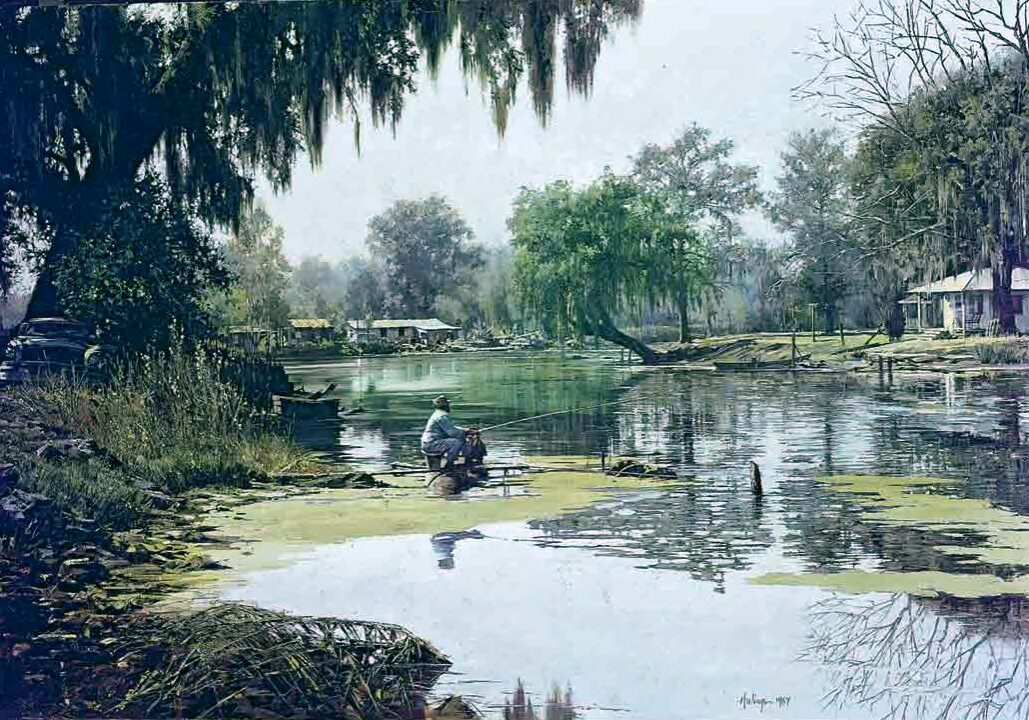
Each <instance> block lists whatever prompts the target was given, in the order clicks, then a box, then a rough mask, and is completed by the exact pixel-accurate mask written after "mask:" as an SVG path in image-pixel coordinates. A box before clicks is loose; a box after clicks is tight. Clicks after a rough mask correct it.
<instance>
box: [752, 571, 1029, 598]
mask: <svg viewBox="0 0 1029 720" xmlns="http://www.w3.org/2000/svg"><path fill="white" fill-rule="evenodd" d="M752 582H753V583H754V584H756V585H790V586H797V585H800V586H804V587H820V588H825V589H826V590H835V591H838V592H844V593H851V594H854V595H863V594H866V593H907V594H909V595H919V596H923V597H935V596H937V595H941V594H943V595H951V596H954V597H961V598H977V597H992V596H996V595H1029V575H1019V576H1018V577H1015V578H1012V579H1010V580H1004V579H1002V578H999V577H997V576H996V575H981V574H972V573H968V574H964V573H947V572H939V571H936V570H925V571H919V572H864V571H861V570H848V571H845V572H839V573H768V574H766V575H762V576H760V577H758V578H755V579H754V580H753V581H752Z"/></svg>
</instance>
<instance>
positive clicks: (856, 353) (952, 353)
mask: <svg viewBox="0 0 1029 720" xmlns="http://www.w3.org/2000/svg"><path fill="white" fill-rule="evenodd" d="M670 347H674V346H670ZM686 355H687V357H686V359H685V360H684V362H685V363H686V364H690V365H700V366H707V367H718V368H727V369H732V368H740V369H746V368H747V367H748V366H749V367H754V366H756V367H768V366H779V367H789V366H790V364H791V362H792V360H793V359H794V357H796V361H797V366H798V367H799V368H801V369H803V368H848V369H858V370H860V369H863V368H875V367H877V366H878V362H879V360H880V358H881V359H882V360H883V361H884V362H886V361H890V362H892V363H893V365H894V366H895V367H896V368H897V369H914V370H918V369H925V370H963V369H975V368H981V367H1000V366H1011V365H1023V364H1027V363H1029V339H1025V338H1021V337H1010V338H1007V337H982V336H969V337H961V338H938V337H932V336H929V335H924V334H908V335H904V336H903V337H901V338H900V339H899V340H894V341H891V340H889V338H887V337H886V336H885V335H881V334H876V333H873V332H872V331H855V332H846V333H844V335H843V336H842V337H841V336H840V335H839V334H833V335H815V336H814V337H812V336H811V335H810V334H806V335H799V334H798V335H797V336H796V355H794V351H793V339H792V338H791V336H790V335H789V334H788V333H747V334H741V335H725V336H718V337H710V338H703V339H700V340H697V341H695V342H694V343H692V344H691V345H690V346H689V348H688V349H687V353H686Z"/></svg>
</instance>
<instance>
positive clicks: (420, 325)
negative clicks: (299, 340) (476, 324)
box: [347, 318, 461, 345]
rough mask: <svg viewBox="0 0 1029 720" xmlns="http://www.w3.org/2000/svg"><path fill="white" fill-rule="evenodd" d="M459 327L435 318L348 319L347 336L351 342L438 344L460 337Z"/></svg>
mask: <svg viewBox="0 0 1029 720" xmlns="http://www.w3.org/2000/svg"><path fill="white" fill-rule="evenodd" d="M460 334H461V328H459V327H455V326H454V325H447V324H446V323H445V322H443V321H442V320H438V319H436V318H424V319H421V320H371V321H368V320H348V321H347V338H348V339H350V340H351V341H352V342H360V341H362V340H365V341H366V340H373V339H374V340H385V341H387V342H399V343H403V342H406V343H414V344H423V345H438V344H439V343H442V342H446V341H447V340H456V339H457V338H458V337H460Z"/></svg>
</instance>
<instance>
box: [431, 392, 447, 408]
mask: <svg viewBox="0 0 1029 720" xmlns="http://www.w3.org/2000/svg"><path fill="white" fill-rule="evenodd" d="M432 406H433V407H437V408H439V409H441V410H442V409H443V408H446V407H450V400H448V399H447V396H446V395H439V396H437V397H436V398H435V399H434V400H433V401H432Z"/></svg>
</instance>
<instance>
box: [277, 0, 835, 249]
mask: <svg viewBox="0 0 1029 720" xmlns="http://www.w3.org/2000/svg"><path fill="white" fill-rule="evenodd" d="M854 2H855V0H644V9H643V15H642V18H641V19H640V20H639V22H638V23H637V24H636V25H635V26H631V25H625V26H622V27H620V28H618V29H616V30H615V32H613V33H612V34H611V36H610V37H609V39H608V41H607V43H606V44H605V47H604V48H603V50H602V51H601V54H600V60H599V62H598V65H597V73H596V84H595V86H594V90H593V94H592V95H591V97H590V98H588V99H584V98H582V97H581V96H578V95H569V94H568V93H567V92H566V91H565V89H564V75H563V73H564V71H563V68H559V69H558V76H557V77H558V79H557V80H556V82H555V85H556V87H557V88H558V89H557V90H556V91H555V99H554V108H553V113H552V115H551V119H550V121H549V123H548V125H547V127H546V128H542V127H540V124H539V122H538V121H537V120H536V117H535V115H534V114H533V111H532V106H531V102H530V100H529V94H528V91H527V89H526V88H524V87H523V88H522V90H521V92H520V94H519V97H518V102H517V104H516V107H515V108H514V109H513V110H512V112H511V118H510V122H509V125H508V131H507V135H506V136H505V137H504V138H503V139H499V138H498V137H497V134H496V131H495V130H494V127H493V123H492V120H491V116H490V111H489V107H488V104H487V101H486V99H485V98H483V96H482V94H481V92H480V90H479V87H478V86H477V84H475V83H474V82H471V83H470V84H466V82H465V80H464V78H463V77H462V74H461V71H460V68H459V66H458V57H457V53H456V51H455V49H454V48H451V49H450V52H449V53H448V55H447V56H446V58H445V62H444V63H443V68H442V71H441V73H440V76H439V78H438V79H437V80H436V81H435V82H433V81H431V80H430V79H429V78H428V77H426V76H424V75H423V76H421V77H420V78H419V80H418V83H419V86H418V92H417V93H416V94H414V95H412V96H409V97H408V102H407V105H406V107H405V110H404V114H403V117H402V119H401V121H400V125H399V127H398V128H397V131H396V137H393V135H392V133H391V132H390V130H389V129H388V128H382V129H373V128H372V127H371V123H370V122H364V123H363V124H362V141H361V156H360V157H358V155H357V152H356V150H355V147H354V144H353V130H352V126H351V125H350V124H349V123H346V122H344V123H336V124H335V125H334V126H333V128H332V130H331V131H330V132H329V135H328V138H327V141H326V146H325V152H324V162H323V164H322V166H321V167H320V168H319V169H318V170H314V171H312V170H311V169H310V167H309V165H308V163H307V160H306V158H305V159H303V160H302V161H301V162H300V163H298V166H297V168H296V175H295V181H294V183H293V187H292V189H291V191H289V192H288V193H285V194H281V195H278V196H274V195H272V193H271V192H270V190H268V189H267V188H262V189H261V190H260V191H259V195H260V196H261V197H262V198H263V199H264V200H265V202H266V204H267V205H268V207H269V211H270V212H271V214H272V216H273V217H274V218H275V220H276V221H277V222H279V223H280V224H282V225H283V226H284V227H285V229H286V253H287V255H289V256H290V258H291V259H294V260H295V259H297V258H299V257H301V256H303V255H309V254H311V255H321V256H323V257H324V258H326V259H329V260H334V259H337V258H341V257H344V256H348V255H353V254H357V253H360V252H362V251H363V248H364V237H365V234H366V228H367V224H368V220H369V219H370V218H371V217H372V216H373V215H375V214H376V213H378V212H380V211H382V210H383V209H384V208H385V207H387V206H388V205H389V204H390V203H391V202H393V201H394V200H397V199H399V198H418V197H423V196H426V195H429V194H431V193H434V192H438V193H442V194H443V195H445V196H446V197H447V198H448V199H449V200H450V201H451V202H452V203H453V204H454V205H455V206H456V207H457V208H458V210H459V211H460V212H461V213H462V215H464V217H465V218H466V220H467V221H468V222H469V224H470V225H471V226H472V228H473V229H474V230H475V233H476V235H477V236H478V238H479V239H480V240H482V241H483V242H487V243H499V242H503V241H504V240H505V237H506V230H505V220H506V218H507V215H508V211H509V208H510V204H511V200H512V198H513V197H514V195H515V194H516V193H517V192H518V189H519V188H520V187H521V186H524V185H539V184H542V183H546V182H550V181H552V180H556V179H559V178H566V179H570V180H572V181H576V182H585V181H588V180H589V179H591V178H593V177H595V176H596V175H597V174H599V173H600V172H601V171H602V170H603V168H604V167H605V166H611V167H612V168H613V169H615V170H622V169H625V168H626V167H627V165H628V157H629V156H630V155H632V154H633V153H635V152H636V150H637V149H638V148H639V147H640V146H641V145H643V144H644V143H647V142H659V143H660V142H665V141H668V140H669V139H671V138H672V137H673V136H674V135H675V133H676V131H677V130H678V129H680V128H681V127H682V126H684V125H685V124H687V123H689V122H692V121H696V122H698V123H700V124H701V125H704V126H707V127H710V128H711V129H712V130H713V131H715V133H717V134H720V135H724V136H728V137H731V138H733V139H734V140H735V141H736V145H737V157H738V158H739V159H740V160H743V161H746V162H748V163H753V164H757V165H760V166H761V168H762V182H763V183H764V185H765V186H766V187H771V185H772V183H773V179H774V177H775V174H776V172H777V165H778V159H779V152H780V151H781V149H782V147H783V144H784V141H785V139H786V136H787V135H788V134H789V132H790V131H791V130H795V129H804V128H807V127H810V126H811V125H813V124H820V123H823V122H824V120H823V119H822V118H821V117H820V115H819V113H818V112H817V111H816V110H815V109H813V108H810V107H806V106H803V105H798V104H796V103H794V102H793V101H792V100H791V98H790V89H791V88H792V87H793V86H794V85H796V84H797V83H798V82H801V81H803V80H805V79H807V78H808V77H809V76H810V74H811V72H812V66H811V65H810V64H809V63H808V61H806V60H805V59H804V58H803V57H800V56H798V55H796V51H798V50H804V49H805V48H806V47H808V46H809V45H808V43H809V36H810V30H811V28H812V27H825V26H827V25H828V24H829V23H830V22H831V20H832V16H833V14H834V13H845V12H846V11H847V10H849V9H850V8H851V7H852V6H853V5H854ZM746 226H747V229H748V230H749V231H750V232H751V233H752V234H756V235H768V234H769V233H770V230H769V228H768V226H767V224H765V223H764V222H762V221H761V220H760V219H757V218H751V219H749V221H748V222H747V223H746Z"/></svg>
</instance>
